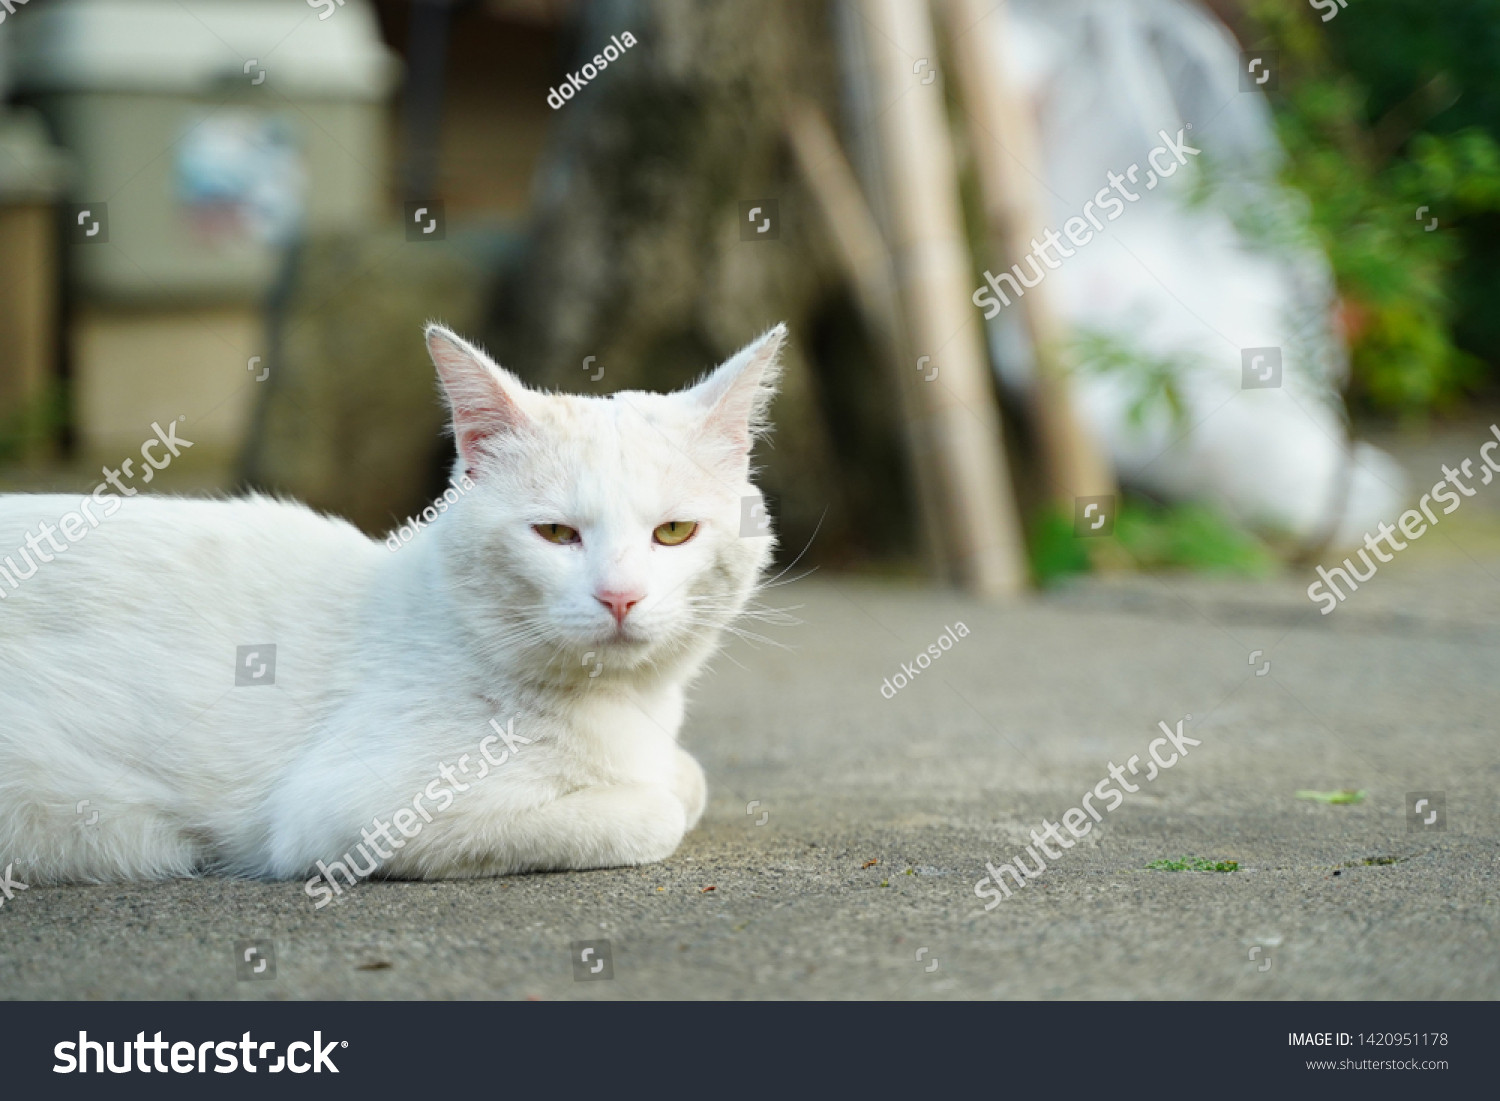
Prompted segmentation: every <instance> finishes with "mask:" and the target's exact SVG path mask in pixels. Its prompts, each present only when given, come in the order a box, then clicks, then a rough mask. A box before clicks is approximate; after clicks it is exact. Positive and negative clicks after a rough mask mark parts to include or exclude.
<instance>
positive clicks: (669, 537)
mask: <svg viewBox="0 0 1500 1101" xmlns="http://www.w3.org/2000/svg"><path fill="white" fill-rule="evenodd" d="M697 530H698V525H697V524H696V523H694V522H693V521H692V520H668V521H667V522H666V523H665V524H662V525H660V526H659V527H658V528H657V529H656V530H655V531H653V532H652V533H651V534H652V536H653V537H655V539H656V541H657V542H658V543H660V544H661V545H662V546H664V547H679V546H681V545H682V544H683V543H686V542H687V541H688V540H689V539H691V538H692V537H693V535H694V534H695V533H696V532H697Z"/></svg>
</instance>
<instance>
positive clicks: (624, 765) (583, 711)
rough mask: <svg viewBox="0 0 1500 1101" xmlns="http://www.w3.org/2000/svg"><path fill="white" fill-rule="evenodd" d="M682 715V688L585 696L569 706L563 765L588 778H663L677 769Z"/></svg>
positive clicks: (614, 780) (615, 780)
mask: <svg viewBox="0 0 1500 1101" xmlns="http://www.w3.org/2000/svg"><path fill="white" fill-rule="evenodd" d="M682 713H683V698H682V693H681V691H674V690H662V691H660V692H656V693H651V694H645V693H636V692H631V693H622V694H615V693H609V694H606V693H602V692H601V693H591V694H588V695H585V696H584V697H583V698H581V699H579V700H577V701H574V703H573V705H572V706H571V707H570V708H569V709H568V712H567V715H566V719H565V725H566V730H565V731H563V732H560V733H562V737H560V738H559V739H558V749H559V751H560V757H561V761H560V763H562V764H563V765H564V767H566V768H567V769H568V770H569V771H570V772H574V771H576V772H577V774H578V776H579V779H582V780H586V781H587V782H594V783H600V782H603V783H625V782H653V781H659V779H660V777H661V775H662V774H664V773H670V772H671V771H672V770H673V769H674V768H675V762H676V753H677V731H678V729H679V727H680V726H681V725H682Z"/></svg>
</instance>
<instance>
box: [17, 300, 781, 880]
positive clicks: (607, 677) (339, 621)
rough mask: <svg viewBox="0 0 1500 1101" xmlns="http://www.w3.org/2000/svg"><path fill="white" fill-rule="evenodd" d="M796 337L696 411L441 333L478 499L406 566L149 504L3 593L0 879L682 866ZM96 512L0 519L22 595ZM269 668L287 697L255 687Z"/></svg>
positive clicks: (37, 503)
mask: <svg viewBox="0 0 1500 1101" xmlns="http://www.w3.org/2000/svg"><path fill="white" fill-rule="evenodd" d="M780 340H781V330H779V329H778V330H775V331H773V332H772V333H771V334H769V335H768V336H767V337H766V338H762V340H761V341H760V342H758V343H757V344H756V345H753V346H752V347H751V348H748V349H746V351H745V352H742V353H741V354H740V355H739V356H737V357H736V358H735V359H734V360H731V361H730V363H728V364H726V365H725V367H724V368H722V369H721V370H720V371H719V372H718V373H716V374H715V375H714V376H713V377H712V378H710V379H709V380H708V381H707V382H705V383H703V384H701V385H700V386H699V387H697V388H695V389H694V390H691V391H686V392H683V393H680V394H674V395H654V394H625V395H616V397H615V398H614V399H595V398H571V397H561V396H551V395H541V394H536V393H533V392H530V391H526V390H524V389H523V388H521V387H520V386H519V384H518V383H516V382H515V380H514V379H512V378H510V377H509V376H506V375H503V373H501V372H499V371H498V370H495V369H494V368H493V367H492V365H490V364H488V362H487V361H484V360H483V359H482V356H480V354H479V353H477V352H475V351H474V350H473V349H472V348H470V347H469V346H467V345H465V344H463V343H462V342H461V341H458V340H457V339H456V338H454V337H452V336H451V334H447V333H445V332H444V331H442V330H434V331H433V332H432V333H431V334H430V336H429V346H430V347H431V348H432V350H433V355H434V359H435V360H436V361H437V363H438V366H439V373H440V374H441V375H442V377H443V381H444V383H445V386H446V387H447V391H448V394H449V397H450V400H451V402H452V404H453V407H454V420H455V429H456V433H457V436H458V441H459V448H460V460H459V466H458V470H457V471H456V473H455V481H459V480H462V482H463V483H464V485H465V486H467V487H472V488H466V490H465V492H463V493H462V494H457V493H453V494H450V503H447V508H446V511H444V512H443V513H442V514H441V515H438V516H437V518H436V519H435V520H434V521H432V522H431V523H428V524H426V525H425V526H423V527H422V529H421V530H420V531H418V532H417V533H416V534H415V536H414V537H413V538H411V539H410V541H409V542H406V543H404V544H401V543H399V542H398V543H397V544H395V545H398V546H399V549H398V550H394V551H393V550H392V549H390V548H388V547H387V546H385V545H383V544H381V543H379V542H376V541H374V540H371V539H368V538H366V537H365V536H363V535H362V534H360V533H359V532H358V531H356V530H355V529H354V528H352V527H350V526H349V525H347V524H344V523H342V522H340V521H336V520H330V519H328V518H325V517H320V516H317V515H315V514H314V513H312V512H311V511H309V510H308V509H306V508H304V507H302V506H300V505H295V504H289V503H283V502H277V501H272V500H268V499H264V498H250V499H245V500H232V501H217V502H215V501H189V500H181V499H170V498H149V497H146V496H139V497H135V498H132V499H130V500H129V501H126V502H124V503H123V506H122V507H119V508H118V510H117V511H116V512H114V514H113V515H110V516H108V517H107V518H104V519H102V520H101V522H100V523H99V524H98V525H97V526H96V527H94V528H93V529H92V530H91V531H90V532H89V534H88V535H87V537H86V538H85V539H83V540H81V541H79V542H78V543H77V544H76V545H72V546H70V547H69V549H68V550H67V551H66V553H62V554H55V555H53V556H52V559H53V560H52V561H50V562H46V563H44V564H41V565H40V567H39V569H38V570H37V572H36V573H35V574H33V575H30V576H27V577H26V578H25V579H24V580H23V581H22V582H21V584H20V585H19V587H12V586H9V585H6V583H5V582H4V581H3V580H0V586H5V590H4V591H5V597H4V599H3V600H0V863H9V862H11V861H14V862H15V864H16V870H17V873H18V875H19V876H20V878H22V879H24V880H25V881H26V882H28V883H38V882H43V883H45V882H59V881H68V880H94V879H98V880H108V879H119V878H152V877H161V876H171V875H183V874H190V873H193V872H197V871H204V870H223V871H228V872H232V873H238V874H248V875H262V876H273V877H278V878H301V877H303V876H305V875H307V874H312V873H319V874H323V873H322V872H320V869H323V870H325V871H326V868H327V867H330V866H335V867H342V866H343V865H342V863H341V862H344V861H345V860H346V857H352V859H353V861H355V862H356V868H355V870H356V871H357V872H359V873H360V874H361V875H365V874H380V875H395V876H410V877H441V876H462V875H485V874H503V873H506V872H512V871H522V870H529V869H540V868H589V867H607V866H613V865H625V864H639V863H644V862H648V861H653V860H659V859H662V858H664V857H666V856H667V855H669V854H670V853H671V852H672V851H673V850H674V849H675V848H676V846H677V845H678V843H679V842H680V840H681V838H682V835H683V833H684V832H685V831H686V830H687V829H689V828H691V826H692V825H693V824H694V823H695V822H696V821H697V819H698V816H699V815H700V814H701V813H702V810H703V804H704V799H705V788H704V781H703V774H702V771H701V769H699V767H698V765H697V764H696V763H695V762H694V761H693V760H692V758H691V757H689V756H688V755H687V754H686V753H685V752H684V751H683V750H682V749H681V748H680V747H679V746H678V744H677V733H678V729H679V727H680V725H681V721H682V717H683V708H684V693H685V690H686V688H687V686H688V684H689V682H690V681H691V680H692V678H693V676H694V675H695V674H696V673H697V672H698V671H699V669H700V668H701V667H702V665H703V663H704V661H705V660H706V659H707V658H708V656H709V655H710V654H711V652H712V650H713V648H714V646H715V645H716V643H717V638H718V634H719V631H720V629H721V628H722V627H724V626H726V625H727V624H728V623H729V621H730V620H731V619H732V618H733V617H734V616H735V615H736V614H738V612H739V611H740V610H741V609H742V608H743V606H744V603H745V601H746V599H747V597H748V596H749V593H750V591H751V589H752V588H753V585H754V583H755V581H756V578H757V576H758V574H759V572H760V570H761V569H762V568H763V567H764V565H765V563H766V560H767V558H768V557H769V553H770V540H769V539H765V538H756V539H746V538H741V534H740V530H739V525H740V517H741V514H742V511H741V510H742V506H741V499H742V497H745V496H750V495H755V494H756V493H757V491H756V490H755V489H754V487H753V486H752V485H751V484H750V482H749V481H748V474H749V471H748V449H749V443H750V440H751V439H752V438H753V428H754V425H755V422H756V420H757V417H758V414H759V411H760V410H761V409H762V408H763V406H764V403H765V400H766V396H767V394H768V393H769V386H770V384H771V381H772V379H773V377H774V371H775V355H776V351H777V347H778V346H779V343H780ZM470 478H472V481H471V480H470ZM77 507H78V500H77V498H74V497H67V496H14V497H5V498H0V566H3V565H4V562H3V556H4V555H6V554H7V553H9V552H10V549H11V548H20V547H23V546H25V540H26V537H27V534H28V533H29V532H32V531H36V530H37V529H38V524H39V523H40V522H42V521H47V522H49V523H51V524H54V525H55V524H56V523H57V521H58V518H59V517H60V516H62V515H64V514H65V513H67V512H70V511H74V510H76V509H77ZM690 524H691V525H697V526H696V527H693V529H692V533H691V534H690V535H689V536H688V537H687V538H686V539H685V540H682V541H680V542H673V543H670V544H668V543H666V542H663V541H661V540H662V539H668V540H675V539H677V534H680V532H681V531H684V530H687V525H690ZM560 533H561V535H562V536H563V537H566V536H567V535H568V534H569V533H571V535H572V536H574V537H575V538H573V539H571V540H569V539H564V541H559V534H560ZM674 533H676V534H674ZM659 537H660V538H659ZM40 545H41V546H42V547H43V548H45V547H46V546H47V544H46V543H45V542H42V543H41V544H40ZM26 565H27V561H26V559H25V558H24V556H23V558H22V560H21V561H20V562H19V566H20V569H19V570H17V571H15V572H21V571H24V569H25V567H26ZM273 645H274V646H275V648H276V649H275V659H274V671H272V670H271V669H270V666H269V663H268V662H267V660H266V659H267V658H268V657H269V651H268V650H267V648H268V647H269V646H273ZM247 646H248V647H254V648H255V657H254V658H249V659H245V660H248V661H250V662H251V664H254V665H255V666H256V670H254V671H259V667H260V666H262V665H264V666H266V668H267V672H266V673H265V674H263V676H264V677H270V676H274V684H266V683H264V681H263V680H262V681H256V682H252V683H250V684H247V685H243V686H236V671H237V664H238V663H239V662H240V661H241V658H242V657H243V655H239V654H238V648H240V647H247ZM254 671H252V672H254ZM245 675H246V674H242V676H245ZM398 812H400V813H402V818H401V821H400V822H399V823H394V819H395V816H396V815H397V813H398ZM381 823H386V824H387V825H385V826H384V827H382V826H381V825H380V824H381ZM392 823H394V824H392ZM398 827H399V828H398ZM372 835H373V836H372ZM396 841H399V842H400V844H399V845H397V844H395V842H396ZM372 850H373V851H372ZM377 853H378V854H381V857H380V859H379V862H378V864H377V865H376V866H375V868H367V867H361V866H362V865H367V863H368V862H369V861H371V860H374V858H375V854H377ZM320 861H322V862H325V863H324V864H323V865H319V862H320ZM336 862H340V863H336ZM23 873H24V874H23ZM354 878H355V877H354V876H352V875H351V876H346V877H341V878H335V876H334V875H332V874H330V875H328V879H329V880H330V881H332V882H333V883H334V884H336V885H337V886H338V887H345V886H347V884H348V882H349V881H352V880H353V879H354ZM308 886H309V894H310V895H313V894H314V890H315V889H316V891H317V892H318V894H319V896H326V891H325V889H324V888H323V887H322V886H321V885H317V886H316V887H315V884H314V883H313V882H312V881H311V880H310V881H309V885H308ZM323 901H325V902H326V901H327V898H326V897H323Z"/></svg>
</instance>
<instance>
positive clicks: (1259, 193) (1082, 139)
mask: <svg viewBox="0 0 1500 1101" xmlns="http://www.w3.org/2000/svg"><path fill="white" fill-rule="evenodd" d="M1011 12H1012V17H1011V21H1010V32H1011V34H1010V40H1009V41H1008V42H1006V43H1004V44H1003V46H1004V49H1005V54H1004V56H1005V58H1006V65H1007V69H1008V70H1009V71H1010V75H1011V77H1012V78H1013V79H1015V80H1016V81H1017V83H1018V86H1019V89H1020V90H1021V91H1022V92H1023V93H1024V95H1025V96H1026V97H1027V99H1028V101H1029V102H1030V103H1031V104H1032V105H1033V107H1034V109H1035V110H1036V113H1037V119H1038V127H1039V131H1040V135H1041V143H1042V148H1043V152H1044V156H1045V158H1046V163H1045V164H1044V165H1027V166H1025V168H1026V169H1027V170H1028V171H1029V172H1030V173H1031V174H1032V175H1033V176H1035V177H1036V178H1037V180H1038V181H1039V185H1040V186H1043V187H1045V188H1046V190H1047V192H1048V193H1049V194H1048V195H1047V202H1048V205H1049V209H1050V212H1051V217H1052V221H1051V225H1050V228H1051V229H1054V230H1058V231H1061V230H1062V228H1063V225H1064V223H1065V222H1067V220H1068V219H1069V218H1072V217H1074V216H1076V215H1078V214H1080V212H1081V211H1082V210H1083V208H1084V205H1085V204H1086V203H1088V202H1089V201H1090V200H1091V199H1094V198H1095V196H1096V195H1097V193H1098V192H1099V191H1100V189H1101V188H1106V187H1109V186H1110V180H1109V175H1110V173H1114V174H1116V176H1117V177H1118V176H1122V175H1124V174H1126V173H1127V172H1129V170H1130V169H1131V166H1135V165H1138V166H1140V172H1139V175H1138V177H1137V179H1136V180H1135V182H1133V183H1128V184H1125V187H1126V188H1127V189H1128V190H1130V191H1132V192H1134V193H1136V194H1137V195H1138V196H1139V198H1138V199H1137V200H1135V201H1129V202H1124V203H1123V206H1124V211H1123V213H1121V214H1117V215H1116V217H1117V219H1118V220H1112V221H1106V222H1105V223H1104V225H1105V230H1104V232H1102V233H1099V234H1097V235H1096V237H1095V239H1094V240H1093V241H1091V242H1090V243H1089V244H1088V245H1087V246H1086V247H1079V248H1077V249H1076V253H1075V254H1074V255H1072V256H1070V257H1068V258H1067V259H1065V260H1063V262H1062V264H1061V266H1060V267H1058V268H1057V269H1055V270H1048V271H1046V278H1047V281H1048V284H1049V287H1050V293H1051V294H1052V295H1053V301H1054V302H1055V303H1056V307H1057V309H1058V310H1060V311H1061V312H1062V315H1063V320H1064V322H1065V323H1066V325H1067V327H1068V329H1069V330H1070V331H1071V333H1072V334H1073V335H1074V336H1075V337H1081V336H1085V335H1089V334H1092V335H1093V336H1094V337H1096V338H1103V339H1104V340H1107V341H1108V342H1109V343H1110V344H1111V345H1112V346H1115V347H1119V348H1122V349H1126V350H1128V351H1129V353H1131V354H1132V355H1134V356H1138V357H1140V358H1142V359H1144V360H1149V361H1157V362H1160V361H1164V360H1169V361H1171V362H1173V363H1174V364H1176V365H1178V368H1179V369H1178V370H1177V372H1176V377H1177V387H1178V391H1179V393H1180V395H1181V397H1182V405H1183V411H1184V413H1185V416H1184V417H1183V419H1182V420H1181V421H1174V420H1173V418H1172V416H1171V413H1170V411H1169V409H1167V408H1166V407H1165V405H1162V404H1158V405H1156V406H1152V407H1148V409H1147V412H1146V415H1145V416H1144V417H1143V418H1142V419H1141V422H1140V423H1139V424H1133V423H1131V419H1130V412H1131V407H1132V406H1133V405H1134V404H1135V403H1136V400H1137V398H1138V396H1139V394H1140V392H1141V391H1140V385H1139V383H1138V381H1137V380H1135V379H1133V378H1131V377H1129V376H1128V373H1127V372H1119V371H1116V372H1110V373H1105V374H1101V373H1097V372H1088V371H1085V372H1081V373H1080V374H1078V375H1077V376H1075V393H1076V395H1077V396H1076V401H1077V404H1078V408H1079V409H1080V411H1081V414H1082V415H1083V416H1084V417H1085V418H1086V419H1087V420H1088V422H1089V424H1090V425H1091V426H1092V428H1093V429H1094V431H1095V432H1097V433H1098V436H1099V438H1100V439H1101V441H1103V442H1104V445H1105V447H1106V449H1107V450H1108V452H1109V453H1110V454H1111V455H1112V456H1113V458H1114V461H1115V465H1116V469H1117V470H1118V473H1119V476H1120V479H1121V481H1122V482H1124V483H1125V484H1126V485H1130V486H1134V487H1137V488H1139V489H1141V490H1143V491H1145V492H1147V493H1150V494H1152V495H1154V496H1158V497H1161V498H1164V499H1167V500H1202V501H1208V502H1211V503H1214V504H1216V505H1218V506H1219V507H1220V508H1221V509H1223V510H1224V511H1226V512H1227V513H1229V514H1230V515H1231V516H1233V517H1235V518H1237V519H1238V520H1240V521H1241V522H1243V523H1246V524H1248V525H1251V526H1253V527H1257V528H1260V529H1263V530H1272V531H1279V532H1283V533H1287V534H1290V535H1293V536H1295V537H1296V538H1297V539H1299V540H1301V541H1303V542H1304V543H1306V544H1309V545H1316V544H1319V543H1321V542H1323V541H1324V540H1325V539H1328V538H1331V539H1332V540H1333V541H1334V542H1335V544H1347V543H1349V542H1357V541H1358V540H1359V538H1360V537H1361V536H1362V534H1363V533H1364V532H1365V531H1367V530H1370V531H1373V530H1374V529H1375V525H1376V524H1377V522H1378V521H1380V520H1390V519H1391V518H1393V517H1394V516H1395V515H1396V514H1397V513H1399V511H1400V509H1401V501H1402V500H1403V496H1404V477H1403V475H1402V473H1401V471H1400V469H1399V467H1398V466H1397V465H1396V463H1395V462H1394V460H1392V459H1391V458H1390V457H1389V456H1387V455H1385V454H1384V453H1383V452H1380V451H1378V450H1376V449H1375V448H1372V447H1369V446H1367V445H1364V444H1359V445H1354V446H1353V447H1352V448H1351V446H1350V444H1349V443H1348V431H1347V427H1346V424H1345V415H1344V410H1343V404H1342V401H1341V399H1340V397H1339V394H1338V388H1339V386H1340V385H1341V384H1342V383H1343V381H1344V380H1345V379H1346V377H1347V373H1348V360H1347V355H1346V352H1345V350H1344V347H1343V344H1342V342H1341V339H1340V337H1339V336H1338V334H1337V333H1336V331H1335V329H1334V310H1335V305H1336V302H1335V294H1334V289H1333V279H1332V275H1331V272H1330V270H1329V266H1328V262H1327V259H1326V257H1325V256H1324V255H1323V254H1322V252H1321V251H1320V249H1319V248H1318V246H1317V244H1316V242H1315V241H1314V240H1313V239H1312V237H1311V235H1310V234H1309V233H1308V232H1307V228H1306V221H1307V220H1306V216H1305V214H1304V207H1305V201H1303V200H1302V199H1301V197H1300V196H1298V195H1295V194H1291V193H1288V192H1287V191H1286V190H1285V189H1282V188H1281V187H1279V186H1278V184H1277V182H1276V174H1277V171H1278V169H1279V167H1280V165H1281V162H1282V156H1283V155H1282V151H1281V149H1280V147H1279V145H1278V143H1277V140H1276V137H1275V133H1274V129H1273V123H1272V119H1271V114H1270V109H1269V107H1268V106H1267V104H1266V102H1265V100H1264V98H1263V96H1262V94H1261V93H1260V92H1259V91H1255V90H1252V91H1244V90H1242V88H1241V81H1240V65H1241V57H1240V53H1241V51H1240V48H1239V46H1238V44H1237V43H1236V42H1235V40H1234V39H1233V37H1232V36H1231V35H1230V34H1229V32H1228V31H1227V30H1226V29H1225V28H1224V27H1223V26H1221V25H1220V24H1219V23H1218V22H1217V21H1216V20H1215V19H1213V18H1212V16H1210V15H1209V14H1208V13H1206V12H1205V11H1203V10H1202V9H1201V8H1199V7H1198V6H1197V5H1195V4H1192V3H1188V2H1186V0H1012V3H1011ZM1180 130H1184V131H1185V133H1186V139H1187V144H1189V145H1191V146H1193V147H1196V148H1197V149H1200V150H1202V153H1201V155H1197V156H1193V157H1189V158H1188V163H1187V165H1186V168H1185V170H1184V171H1180V172H1176V173H1175V175H1173V177H1172V178H1171V179H1170V180H1161V181H1156V177H1155V175H1154V174H1152V175H1151V177H1150V178H1151V179H1152V180H1153V181H1154V182H1156V186H1154V187H1153V188H1152V189H1151V190H1149V191H1148V190H1147V188H1146V180H1147V178H1148V169H1149V166H1150V164H1151V162H1150V161H1149V160H1148V156H1149V154H1150V153H1151V152H1152V150H1153V149H1156V148H1158V147H1159V146H1161V144H1162V138H1161V137H1160V133H1161V132H1162V131H1166V133H1167V135H1168V136H1169V137H1170V136H1175V135H1177V134H1178V132H1179V131H1180ZM1159 159H1160V158H1159ZM1168 159H1170V158H1168ZM1164 163H1165V162H1164ZM1204 171H1208V172H1209V173H1210V174H1211V178H1212V180H1213V181H1214V183H1215V187H1214V189H1213V190H1212V191H1211V193H1210V195H1209V197H1208V199H1207V201H1206V202H1201V203H1196V204H1194V203H1191V202H1190V198H1191V196H1192V194H1193V191H1194V185H1195V183H1200V182H1201V174H1202V173H1203V172H1204ZM1111 193H1112V194H1118V192H1117V191H1112V192H1111ZM1232 213H1242V214H1247V215H1251V216H1253V217H1254V218H1255V219H1256V220H1257V221H1258V222H1259V223H1260V224H1264V225H1268V226H1272V227H1274V230H1275V235H1276V239H1275V241H1274V244H1273V243H1272V242H1271V241H1270V240H1267V239H1262V240H1259V241H1252V240H1249V239H1247V237H1246V235H1245V234H1244V233H1242V232H1241V230H1240V229H1237V228H1236V220H1235V219H1234V218H1232V217H1231V214H1232ZM1246 220H1247V219H1245V218H1241V219H1239V221H1240V223H1241V224H1244V223H1245V221H1246ZM1046 228H1049V227H1037V231H1038V232H1037V236H1038V237H1039V238H1040V237H1041V236H1042V232H1043V231H1044V230H1045V229H1046ZM1022 267H1023V270H1028V269H1027V267H1026V262H1025V261H1024V260H1023V261H1022ZM1028 274H1029V270H1028ZM989 333H990V339H991V343H992V347H993V349H994V352H995V359H996V362H997V363H998V364H999V366H1000V374H1001V379H1002V382H1003V383H1004V384H1005V385H1006V386H1007V387H1008V388H1010V389H1013V390H1024V389H1027V388H1029V385H1030V381H1031V371H1032V369H1033V368H1032V361H1031V356H1030V354H1029V350H1028V348H1027V343H1026V338H1025V330H1024V323H1023V322H1022V320H1021V313H1020V310H1019V309H1017V308H1016V307H1015V306H1010V307H1007V308H1005V309H1002V310H1001V311H1000V312H999V314H998V315H997V316H996V317H995V318H994V320H993V321H991V322H990V324H989ZM1246 349H1279V350H1280V353H1281V362H1282V375H1281V385H1280V386H1279V387H1273V388H1252V389H1244V388H1242V385H1243V380H1244V377H1245V373H1244V367H1243V364H1242V360H1243V362H1244V363H1248V362H1249V361H1251V360H1253V359H1254V354H1249V355H1244V356H1243V357H1242V352H1244V350H1246ZM1258 367H1260V368H1262V369H1263V367H1264V363H1263V362H1260V363H1258Z"/></svg>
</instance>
